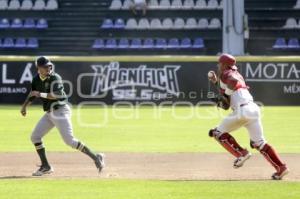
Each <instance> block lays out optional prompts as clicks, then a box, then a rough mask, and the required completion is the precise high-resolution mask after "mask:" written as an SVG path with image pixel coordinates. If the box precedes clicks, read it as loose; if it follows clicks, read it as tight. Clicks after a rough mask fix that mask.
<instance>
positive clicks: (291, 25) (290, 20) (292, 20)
mask: <svg viewBox="0 0 300 199" xmlns="http://www.w3.org/2000/svg"><path fill="white" fill-rule="evenodd" d="M297 27H298V24H297V21H296V19H295V18H292V17H291V18H288V19H287V20H286V23H285V25H284V26H283V28H287V29H292V28H297Z"/></svg>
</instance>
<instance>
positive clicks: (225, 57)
mask: <svg viewBox="0 0 300 199" xmlns="http://www.w3.org/2000/svg"><path fill="white" fill-rule="evenodd" d="M219 63H221V64H222V65H224V66H227V67H230V68H232V67H233V66H235V64H236V60H235V58H234V57H233V56H232V55H229V54H226V53H225V54H222V55H221V56H220V57H219Z"/></svg>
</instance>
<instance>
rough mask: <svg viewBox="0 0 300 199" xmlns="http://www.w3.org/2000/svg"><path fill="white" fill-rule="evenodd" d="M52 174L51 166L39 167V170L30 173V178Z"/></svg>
mask: <svg viewBox="0 0 300 199" xmlns="http://www.w3.org/2000/svg"><path fill="white" fill-rule="evenodd" d="M53 172H54V169H53V168H52V167H51V166H40V168H39V169H38V170H37V171H35V172H33V173H32V176H43V175H46V174H51V173H53Z"/></svg>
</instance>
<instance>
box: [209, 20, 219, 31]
mask: <svg viewBox="0 0 300 199" xmlns="http://www.w3.org/2000/svg"><path fill="white" fill-rule="evenodd" d="M208 28H210V29H217V28H221V21H220V19H218V18H213V19H211V20H210V24H209V25H208Z"/></svg>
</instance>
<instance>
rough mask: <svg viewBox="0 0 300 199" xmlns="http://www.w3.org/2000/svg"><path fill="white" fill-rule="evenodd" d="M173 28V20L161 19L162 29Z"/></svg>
mask: <svg viewBox="0 0 300 199" xmlns="http://www.w3.org/2000/svg"><path fill="white" fill-rule="evenodd" d="M171 28H173V21H172V19H171V18H165V19H164V20H163V21H162V29H165V30H168V29H171Z"/></svg>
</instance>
